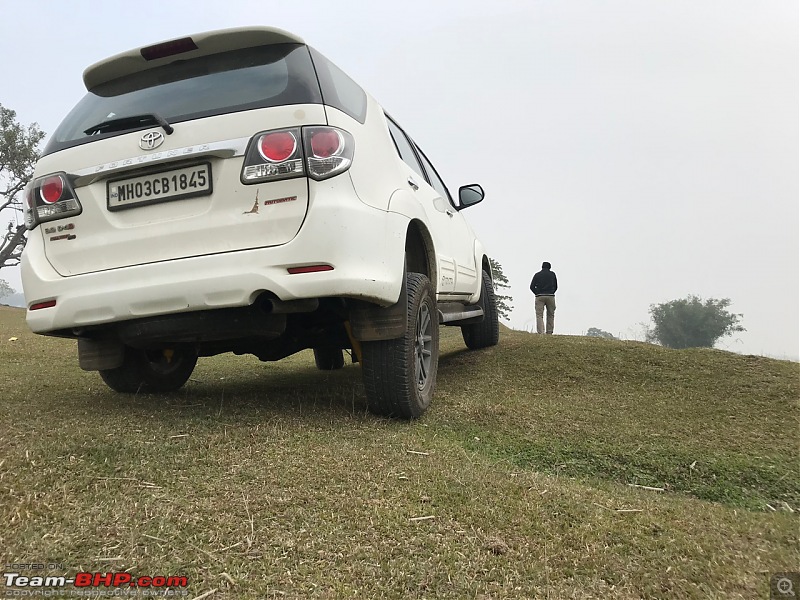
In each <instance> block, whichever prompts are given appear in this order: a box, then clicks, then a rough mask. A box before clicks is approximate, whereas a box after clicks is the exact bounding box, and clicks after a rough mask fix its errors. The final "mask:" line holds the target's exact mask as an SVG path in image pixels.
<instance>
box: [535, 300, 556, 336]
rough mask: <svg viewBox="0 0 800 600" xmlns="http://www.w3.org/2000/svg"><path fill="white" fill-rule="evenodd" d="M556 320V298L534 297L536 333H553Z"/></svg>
mask: <svg viewBox="0 0 800 600" xmlns="http://www.w3.org/2000/svg"><path fill="white" fill-rule="evenodd" d="M545 307H547V330H545V328H544V309H545ZM555 320H556V297H555V296H536V333H549V334H552V333H553V325H554V324H555Z"/></svg>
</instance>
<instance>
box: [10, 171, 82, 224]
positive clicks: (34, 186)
mask: <svg viewBox="0 0 800 600" xmlns="http://www.w3.org/2000/svg"><path fill="white" fill-rule="evenodd" d="M24 195H25V204H26V206H25V226H26V227H27V228H28V229H34V228H35V227H36V226H37V225H38V224H39V223H46V222H47V221H56V220H58V219H66V218H67V217H74V216H76V215H79V214H81V210H82V209H81V204H80V202H78V197H77V196H76V195H75V190H73V189H72V185H71V184H70V182H69V178H68V177H67V174H66V173H53V174H52V175H46V176H45V177H40V178H38V179H35V180H34V181H32V182H31V183H30V184H29V185H28V187H27V188H26V190H25V193H24Z"/></svg>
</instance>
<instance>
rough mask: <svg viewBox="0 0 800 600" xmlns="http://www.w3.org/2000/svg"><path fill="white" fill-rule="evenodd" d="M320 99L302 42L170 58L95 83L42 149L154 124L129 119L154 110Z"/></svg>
mask: <svg viewBox="0 0 800 600" xmlns="http://www.w3.org/2000/svg"><path fill="white" fill-rule="evenodd" d="M321 103H322V98H321V94H320V90H319V84H318V83H317V78H316V74H315V72H314V67H313V65H312V63H311V58H310V56H309V53H308V48H307V47H306V46H304V45H301V44H276V45H272V46H261V47H257V48H246V49H243V50H234V51H231V52H225V53H221V54H214V55H212V56H204V57H200V58H195V59H190V60H183V61H176V62H174V63H172V64H169V65H165V66H162V67H157V68H155V69H151V70H148V71H143V72H141V73H135V74H133V75H129V76H127V77H123V78H120V79H115V80H112V81H109V82H107V83H104V84H101V85H99V86H97V87H95V88H94V89H93V90H91V91H90V92H89V93H88V94H86V96H84V97H83V99H82V100H81V101H80V102H79V103H78V104H77V105H76V106H75V108H74V109H73V110H72V111H71V112H70V113H69V114H68V115H67V117H66V118H65V119H64V121H63V122H62V123H61V125H59V127H58V129H56V131H55V132H54V133H53V136H52V137H51V138H50V141H49V143H48V144H47V147H46V148H45V150H44V154H49V153H52V152H56V151H57V150H61V149H63V148H67V147H70V146H75V145H78V144H82V143H86V142H90V141H93V140H95V139H102V138H108V137H111V136H114V135H120V134H121V133H127V132H130V131H131V130H134V129H144V128H148V127H152V126H153V125H154V123H153V122H152V121H150V122H145V121H142V122H141V124H140V123H138V122H137V121H136V120H135V119H134V120H133V121H131V120H130V119H128V118H129V117H136V116H140V115H148V114H157V115H158V116H160V117H163V118H164V119H166V120H167V121H168V122H169V123H171V124H172V123H179V122H181V121H188V120H191V119H197V118H200V117H207V116H212V115H220V114H225V113H231V112H238V111H244V110H251V109H254V108H266V107H270V106H281V105H286V104H321ZM126 119H128V120H127V121H126ZM112 121H113V122H116V123H117V124H118V125H115V124H114V123H112ZM104 123H107V125H105V126H104V125H103V124H104ZM132 123H133V124H132Z"/></svg>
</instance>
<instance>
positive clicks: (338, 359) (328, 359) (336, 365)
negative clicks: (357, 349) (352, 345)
mask: <svg viewBox="0 0 800 600" xmlns="http://www.w3.org/2000/svg"><path fill="white" fill-rule="evenodd" d="M314 362H315V363H316V364H317V368H318V369H319V370H320V371H335V370H337V369H341V368H342V367H343V366H344V353H343V352H342V349H341V348H314Z"/></svg>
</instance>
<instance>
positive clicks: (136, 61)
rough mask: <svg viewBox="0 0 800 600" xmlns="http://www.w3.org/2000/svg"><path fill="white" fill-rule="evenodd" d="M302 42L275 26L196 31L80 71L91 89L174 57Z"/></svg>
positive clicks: (126, 53)
mask: <svg viewBox="0 0 800 600" xmlns="http://www.w3.org/2000/svg"><path fill="white" fill-rule="evenodd" d="M286 43H289V44H304V43H305V41H304V40H303V39H302V38H300V37H298V36H296V35H294V34H293V33H289V32H288V31H283V30H282V29H277V28H275V27H236V28H232V29H219V30H216V31H207V32H205V33H198V34H195V35H192V36H189V37H183V38H178V39H174V40H168V41H165V42H160V43H158V44H153V45H151V46H145V47H143V48H136V49H135V50H129V51H128V52H123V53H121V54H117V55H116V56H112V57H111V58H107V59H105V60H101V61H100V62H97V63H95V64H93V65H92V66H90V67H88V68H87V69H86V70H85V71H84V72H83V83H84V85H85V86H86V89H87V90H92V89H93V88H95V87H97V86H98V85H100V84H102V83H106V82H107V81H111V80H113V79H117V78H119V77H125V76H127V75H132V74H134V73H139V72H141V71H147V70H149V69H152V68H154V67H160V66H162V65H166V64H169V63H171V62H172V61H174V60H176V57H178V56H179V57H180V58H181V59H186V58H197V57H199V56H208V55H211V54H218V53H220V52H226V51H228V50H240V49H242V48H253V47H256V46H267V45H270V44H286Z"/></svg>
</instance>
